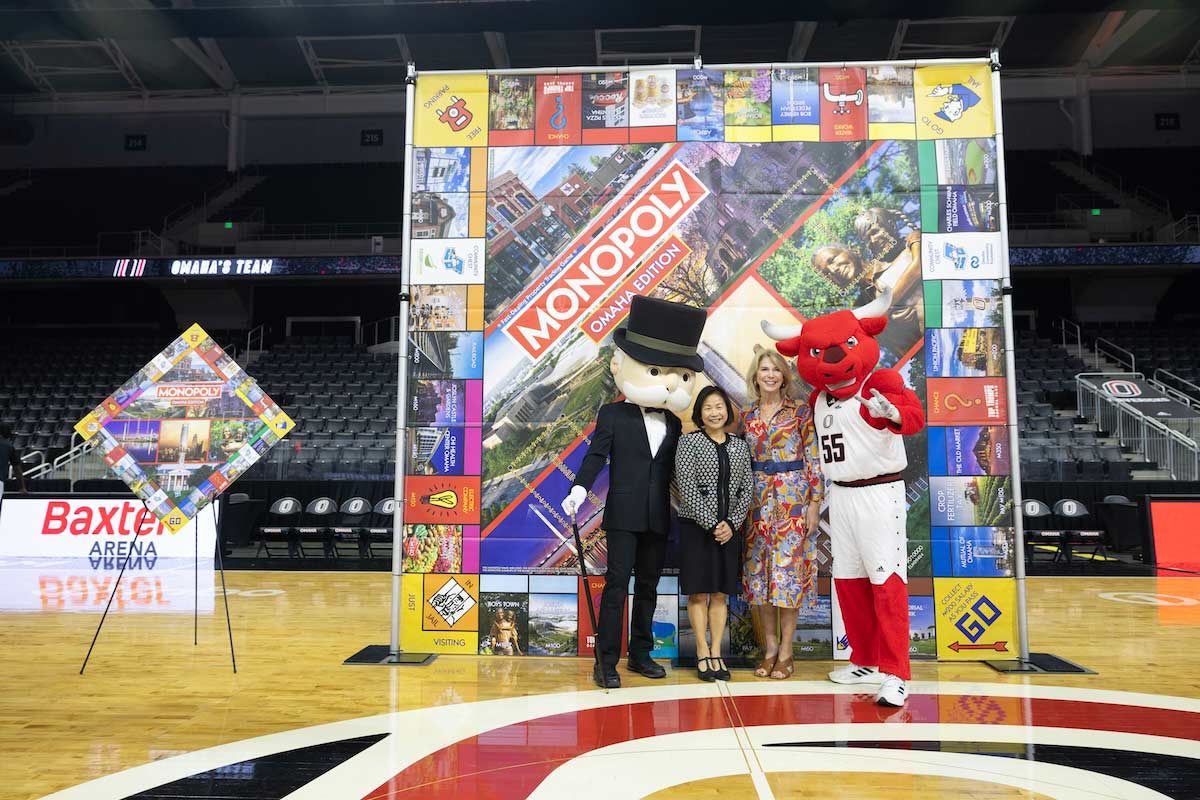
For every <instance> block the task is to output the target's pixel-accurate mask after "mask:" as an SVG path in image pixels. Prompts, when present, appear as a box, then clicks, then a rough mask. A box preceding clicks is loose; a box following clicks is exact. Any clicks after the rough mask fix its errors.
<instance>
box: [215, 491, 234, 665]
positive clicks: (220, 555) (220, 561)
mask: <svg viewBox="0 0 1200 800" xmlns="http://www.w3.org/2000/svg"><path fill="white" fill-rule="evenodd" d="M216 516H217V508H216V504H215V503H214V504H213V519H214V520H215V519H216ZM221 549H222V548H221V538H220V536H218V537H217V569H218V570H220V572H221V597H222V598H224V600H225V629H226V630H228V631H229V660H230V662H231V663H232V664H233V674H234V675H236V674H237V657H236V656H235V655H234V653H233V623H232V622H230V621H229V593H228V592H226V591H225V560H224V557H223V556H224V554H223V553H222V552H221Z"/></svg>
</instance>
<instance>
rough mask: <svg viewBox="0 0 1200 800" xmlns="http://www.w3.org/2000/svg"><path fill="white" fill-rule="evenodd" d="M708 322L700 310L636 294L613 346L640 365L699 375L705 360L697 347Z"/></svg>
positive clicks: (614, 335)
mask: <svg viewBox="0 0 1200 800" xmlns="http://www.w3.org/2000/svg"><path fill="white" fill-rule="evenodd" d="M707 319H708V314H707V313H706V312H705V311H704V309H703V308H696V307H695V306H689V305H685V304H683V303H671V302H668V301H666V300H659V299H657V298H654V297H642V296H641V295H635V296H634V298H633V301H632V302H631V303H630V304H629V321H628V324H626V325H624V326H622V327H620V328H618V329H617V331H616V332H615V333H614V334H613V344H615V345H616V346H617V347H618V348H620V349H621V350H623V351H625V352H626V353H628V354H629V355H630V356H631V357H632V358H636V359H637V360H638V361H641V362H642V363H643V364H653V365H654V366H658V367H687V368H688V369H691V370H695V371H696V372H700V371H702V370H703V369H704V361H703V360H702V359H701V358H700V356H699V355H698V354H697V353H696V346H697V345H698V344H700V334H701V333H703V332H704V323H705V321H706V320H707Z"/></svg>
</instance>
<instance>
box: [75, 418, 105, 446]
mask: <svg viewBox="0 0 1200 800" xmlns="http://www.w3.org/2000/svg"><path fill="white" fill-rule="evenodd" d="M75 432H76V433H78V434H79V435H80V436H82V437H83V440H84V441H85V442H86V441H87V440H88V439H91V438H92V437H93V436H95V435H96V434H97V433H99V432H100V420H98V419H96V415H95V414H88V415H87V416H86V417H84V418H83V419H81V420H79V422H76V423H75Z"/></svg>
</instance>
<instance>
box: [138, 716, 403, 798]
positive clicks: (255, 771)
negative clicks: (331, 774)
mask: <svg viewBox="0 0 1200 800" xmlns="http://www.w3.org/2000/svg"><path fill="white" fill-rule="evenodd" d="M389 735H390V734H386V733H380V734H375V735H372V736H359V737H356V738H354V739H342V740H341V741H337V742H326V743H324V744H318V745H313V746H311V747H301V748H298V749H296V750H287V751H284V752H282V753H272V754H271V755H267V756H263V757H262V758H252V759H248V760H246V761H239V762H237V763H234V764H226V765H225V766H223V767H217V768H216V769H214V770H209V771H207V772H198V773H196V774H195V775H190V776H188V777H186V778H181V779H180V780H177V781H171V782H170V783H164V784H163V785H161V786H156V787H155V788H153V789H147V790H146V791H144V792H138V793H137V794H131V795H129V796H128V797H126V798H125V800H185V799H186V800H250V799H251V798H253V800H280V798H283V797H286V796H287V795H289V794H291V793H292V792H294V791H296V790H297V789H300V788H301V787H304V786H307V785H308V784H309V783H311V782H312V781H314V780H316V779H317V778H319V777H320V776H321V775H324V774H325V773H326V772H328V771H329V770H331V769H333V768H334V767H336V766H338V765H339V764H342V763H344V762H345V761H347V760H349V759H351V758H353V757H354V756H356V755H358V754H359V753H361V752H362V751H364V750H366V749H367V748H368V747H370V746H371V745H373V744H375V743H376V742H378V741H380V740H381V739H383V738H385V737H387V736H389Z"/></svg>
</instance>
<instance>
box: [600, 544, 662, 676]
mask: <svg viewBox="0 0 1200 800" xmlns="http://www.w3.org/2000/svg"><path fill="white" fill-rule="evenodd" d="M607 535H608V572H606V573H605V574H604V593H603V594H601V595H600V618H599V620H597V624H598V626H599V628H600V630H599V631H597V632H596V633H597V636H596V648H597V651H598V653H599V657H600V663H601V664H602V665H604V666H605V667H616V665H617V661H618V660H619V659H620V657H621V630H622V628H623V627H624V622H625V620H624V619H623V617H624V616H625V614H624V612H625V598H626V597H627V596H628V595H629V576H630V575H631V574H632V575H634V576H635V578H634V582H633V616H632V619H631V620H630V623H629V655H630V657H632V658H649V657H650V651H651V650H653V649H654V633H653V631H652V628H651V626H652V624H653V622H654V607H655V606H656V605H657V603H658V579H659V576H661V575H662V569H663V561H664V560H665V559H666V555H667V537H666V536H665V535H664V534H661V533H654V532H652V531H642V532H640V533H631V532H630V531H608V532H607Z"/></svg>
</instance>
